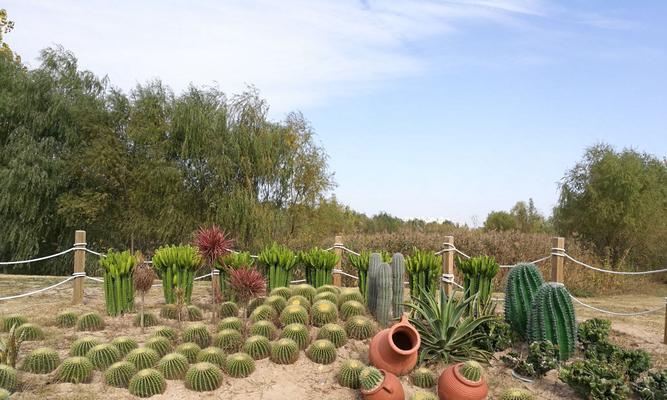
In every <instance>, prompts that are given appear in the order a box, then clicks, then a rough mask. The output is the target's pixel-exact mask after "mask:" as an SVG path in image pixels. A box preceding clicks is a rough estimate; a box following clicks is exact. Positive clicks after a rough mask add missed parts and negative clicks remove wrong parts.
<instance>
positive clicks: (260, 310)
mask: <svg viewBox="0 0 667 400" xmlns="http://www.w3.org/2000/svg"><path fill="white" fill-rule="evenodd" d="M277 318H278V313H277V312H276V309H275V308H273V307H271V306H270V305H268V304H262V305H261V306H258V307H257V308H255V309H254V310H253V312H252V313H251V314H250V321H252V322H257V321H275V320H276V319H277Z"/></svg>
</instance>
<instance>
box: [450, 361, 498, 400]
mask: <svg viewBox="0 0 667 400" xmlns="http://www.w3.org/2000/svg"><path fill="white" fill-rule="evenodd" d="M462 364H463V363H458V364H454V365H450V366H449V367H447V369H445V370H444V371H443V372H442V374H441V375H440V378H438V398H439V399H440V400H484V399H486V396H487V395H488V394H489V388H488V386H487V385H486V379H484V377H483V376H482V377H481V379H480V380H479V382H473V381H471V380H468V379H466V378H465V377H464V376H463V375H461V373H460V372H459V367H460V366H461V365H462Z"/></svg>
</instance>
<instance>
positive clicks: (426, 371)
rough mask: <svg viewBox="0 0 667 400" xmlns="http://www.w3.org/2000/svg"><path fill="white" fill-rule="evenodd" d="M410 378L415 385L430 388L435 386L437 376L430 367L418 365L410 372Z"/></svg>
mask: <svg viewBox="0 0 667 400" xmlns="http://www.w3.org/2000/svg"><path fill="white" fill-rule="evenodd" d="M410 379H411V380H412V384H414V385H415V386H417V387H420V388H432V387H433V386H435V384H436V381H437V379H438V378H437V377H436V376H435V373H434V372H433V371H431V369H430V368H426V367H419V368H416V369H415V370H414V371H412V374H410Z"/></svg>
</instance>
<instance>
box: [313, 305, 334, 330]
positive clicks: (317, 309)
mask: <svg viewBox="0 0 667 400" xmlns="http://www.w3.org/2000/svg"><path fill="white" fill-rule="evenodd" d="M312 311H313V325H315V326H322V325H325V324H328V323H330V322H336V320H337V319H338V308H336V305H335V304H334V303H332V302H330V301H328V300H320V301H317V302H315V303H314V304H313V309H312Z"/></svg>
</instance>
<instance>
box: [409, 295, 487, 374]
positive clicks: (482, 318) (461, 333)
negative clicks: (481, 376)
mask: <svg viewBox="0 0 667 400" xmlns="http://www.w3.org/2000/svg"><path fill="white" fill-rule="evenodd" d="M418 290H419V291H420V295H419V296H416V297H415V298H413V299H412V302H411V303H407V304H405V305H406V306H407V307H409V308H410V309H411V310H412V311H413V312H412V313H411V314H412V316H411V317H410V323H412V325H414V327H415V328H416V329H417V331H418V332H419V334H420V336H421V347H420V349H419V360H420V362H421V363H423V362H437V361H441V360H442V361H444V362H445V363H448V364H449V363H454V362H460V361H464V360H476V361H482V362H488V360H489V358H490V357H491V353H490V352H489V351H487V350H483V349H480V348H478V347H477V346H476V345H475V342H476V341H477V340H479V339H480V336H481V335H482V333H481V332H480V331H479V329H478V328H479V327H480V325H482V324H484V323H486V322H488V321H490V320H491V319H492V318H493V316H492V315H487V314H484V313H480V314H479V315H477V316H472V315H471V313H469V309H471V308H474V307H475V303H476V302H477V297H476V296H474V297H469V298H463V297H462V296H457V292H455V293H453V294H452V296H450V297H449V298H447V296H446V295H445V292H444V291H443V290H442V289H441V290H439V293H438V294H437V296H438V297H437V298H436V296H434V295H431V294H430V293H428V292H426V291H425V290H424V289H423V288H421V287H419V289H418Z"/></svg>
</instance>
